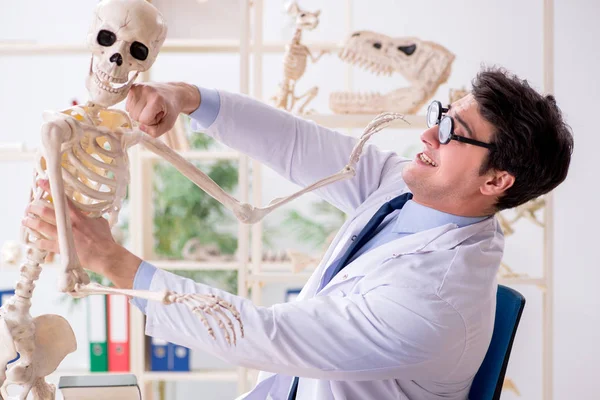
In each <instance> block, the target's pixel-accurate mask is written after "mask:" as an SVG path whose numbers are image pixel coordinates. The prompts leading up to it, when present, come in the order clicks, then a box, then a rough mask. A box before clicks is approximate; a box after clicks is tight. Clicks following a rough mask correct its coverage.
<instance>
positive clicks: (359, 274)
mask: <svg viewBox="0 0 600 400" xmlns="http://www.w3.org/2000/svg"><path fill="white" fill-rule="evenodd" d="M220 97H221V107H220V112H219V115H218V117H217V119H216V120H215V122H214V123H213V124H212V125H211V126H210V127H209V129H207V130H206V132H207V133H208V134H210V135H212V136H213V137H215V138H217V139H218V140H219V141H222V142H223V143H225V144H226V145H228V146H230V147H233V148H236V149H240V150H242V151H243V152H245V153H246V154H248V155H249V156H251V157H253V158H255V159H258V160H260V161H261V162H263V163H265V164H267V165H269V166H270V167H271V168H273V169H274V170H275V171H277V172H279V173H281V174H282V175H283V176H284V177H286V178H288V179H290V180H291V181H293V182H295V183H297V184H299V185H301V186H306V185H308V184H310V183H312V182H314V181H316V180H318V179H320V178H323V177H325V176H327V175H330V174H332V173H335V172H337V171H339V170H340V169H341V168H342V167H343V166H344V165H345V164H346V163H347V162H348V156H349V154H350V152H351V150H352V148H353V146H354V143H355V141H356V139H355V138H352V137H349V136H346V135H342V134H339V133H336V132H334V131H331V130H328V129H325V128H322V127H320V126H318V125H316V124H314V123H312V122H308V121H305V120H302V119H299V118H297V117H295V116H293V115H291V114H289V113H286V112H283V111H278V110H273V109H272V108H270V107H267V106H265V105H264V104H262V103H259V102H257V101H254V100H252V99H250V98H248V97H245V96H242V95H237V94H231V93H226V92H220ZM406 162H408V161H407V160H405V159H403V158H401V157H399V156H398V155H396V154H394V153H392V152H384V151H381V150H378V149H377V148H376V147H374V146H366V147H365V149H364V152H363V155H362V157H361V159H360V161H359V164H358V167H357V175H356V177H354V178H353V179H351V180H346V181H342V182H338V183H335V184H332V185H329V186H326V187H323V188H321V189H319V190H318V191H317V192H316V193H317V194H318V195H319V196H321V197H322V198H324V199H325V200H327V201H329V202H331V203H332V204H334V205H335V206H337V207H339V208H340V209H342V210H344V211H346V212H347V213H348V214H349V218H348V220H347V221H346V223H345V224H344V225H343V227H342V228H341V229H340V231H339V232H338V234H337V236H336V237H335V239H334V240H333V243H332V244H331V246H330V247H329V249H328V250H327V252H326V254H325V256H324V257H323V260H322V262H321V263H320V265H319V266H318V268H317V269H316V271H315V273H314V274H313V275H312V276H311V277H310V279H309V281H308V282H307V284H306V285H305V287H304V289H303V290H302V292H301V293H300V295H299V297H298V300H297V301H295V302H292V303H284V304H277V305H274V306H272V307H261V306H256V305H254V304H252V302H251V301H250V300H248V299H245V298H242V297H238V296H234V295H232V294H229V293H226V292H224V291H221V290H218V289H215V288H212V287H209V286H206V285H202V284H197V283H195V282H193V281H191V280H188V279H185V278H181V277H177V276H175V275H172V274H170V273H168V272H165V271H157V273H156V274H155V276H154V278H153V280H152V283H151V287H150V288H151V290H166V289H168V290H173V291H176V292H180V293H185V292H197V293H213V294H215V295H217V296H219V297H221V298H223V299H224V300H226V301H228V302H230V303H231V304H233V305H234V306H235V307H236V308H237V309H238V310H239V311H240V313H241V318H242V321H243V324H244V332H245V337H244V338H243V339H240V338H238V344H237V346H236V347H232V346H228V345H227V344H226V342H225V340H224V338H223V337H222V336H219V335H218V336H217V340H213V339H212V338H210V336H209V335H208V332H207V330H206V328H205V327H204V325H203V324H202V322H201V321H200V319H199V318H198V317H197V316H195V315H193V314H192V313H191V312H190V311H189V310H188V309H187V308H185V307H184V306H181V305H175V306H164V305H161V304H159V303H156V302H150V303H149V304H148V307H147V325H146V332H147V334H148V335H151V336H156V337H158V338H162V339H165V340H169V341H172V342H176V343H179V344H181V345H184V346H188V347H190V348H196V349H201V350H204V351H207V352H209V353H212V354H215V355H217V356H218V357H221V358H223V359H224V360H227V361H229V362H232V363H235V364H237V365H241V366H245V367H249V368H253V369H258V370H262V371H265V372H262V373H261V374H260V376H259V382H258V383H257V386H256V387H255V388H254V389H253V390H252V391H250V392H249V394H247V395H246V396H242V398H244V399H247V400H258V399H261V400H263V399H267V398H272V399H275V400H280V399H283V400H285V399H287V393H288V391H289V387H290V384H291V382H292V377H293V376H300V377H301V379H300V384H299V388H298V395H297V399H298V400H314V399H318V400H321V399H327V400H328V399H336V400H338V399H377V400H386V399H411V400H416V399H419V400H420V399H466V398H467V394H468V390H469V387H470V384H471V382H472V379H473V376H474V374H475V373H476V371H477V369H478V367H479V365H480V364H481V361H482V360H483V357H484V355H485V352H486V350H487V347H488V345H489V341H490V338H491V334H492V331H493V323H494V310H495V300H496V287H497V282H496V273H497V271H498V267H499V264H500V259H501V256H502V251H503V243H504V242H503V235H502V233H501V230H500V228H499V224H498V222H497V220H496V219H495V218H488V219H485V220H483V221H481V222H478V223H475V224H472V225H469V226H466V227H462V228H458V227H457V226H456V225H454V224H448V225H445V226H440V227H437V228H434V229H430V230H427V231H422V232H418V233H415V234H412V235H409V236H405V237H402V238H399V239H397V240H392V241H391V242H388V243H386V244H384V245H382V246H380V247H377V248H375V249H372V250H371V251H369V252H367V253H365V254H364V255H362V256H360V257H358V258H357V259H356V260H354V261H353V262H352V263H350V264H349V265H348V266H347V267H346V268H345V269H344V270H343V271H342V272H341V273H339V274H338V275H337V276H335V277H334V278H333V279H332V280H331V282H330V283H329V284H328V285H327V286H326V287H325V288H324V289H323V290H322V291H320V292H319V293H316V290H317V287H318V285H319V282H320V280H321V278H322V276H323V274H324V272H325V270H326V268H327V267H328V266H329V265H330V263H331V262H332V261H333V260H335V259H336V258H337V257H338V256H339V255H340V254H341V253H342V252H344V251H345V250H346V249H347V248H348V246H349V245H350V244H351V242H352V237H353V236H354V235H357V234H358V233H359V232H360V230H361V229H362V228H363V227H364V226H365V224H366V223H367V221H368V220H369V219H370V218H371V217H372V216H373V214H374V213H375V212H376V211H377V209H378V208H379V207H380V206H381V205H382V204H383V203H384V202H386V201H388V200H390V199H391V198H392V197H395V196H397V195H399V194H401V193H403V192H405V191H407V190H408V189H407V187H406V185H405V184H404V182H403V180H402V177H401V169H402V168H403V166H404V165H405V163H406ZM396 212H397V211H396ZM211 323H212V322H211ZM212 326H213V329H214V330H215V332H216V333H217V334H218V333H219V327H218V326H217V325H216V324H214V323H212ZM238 335H239V332H238ZM199 398H200V397H199Z"/></svg>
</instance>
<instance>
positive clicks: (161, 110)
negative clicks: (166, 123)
mask: <svg viewBox="0 0 600 400" xmlns="http://www.w3.org/2000/svg"><path fill="white" fill-rule="evenodd" d="M166 114H167V108H166V106H165V104H164V102H162V101H161V100H160V99H157V98H154V99H150V100H149V101H148V102H147V103H145V106H144V108H143V110H142V111H141V113H140V115H139V117H138V118H135V120H136V121H138V122H139V123H140V124H144V125H149V126H153V125H158V124H160V123H161V121H162V120H163V118H165V116H166Z"/></svg>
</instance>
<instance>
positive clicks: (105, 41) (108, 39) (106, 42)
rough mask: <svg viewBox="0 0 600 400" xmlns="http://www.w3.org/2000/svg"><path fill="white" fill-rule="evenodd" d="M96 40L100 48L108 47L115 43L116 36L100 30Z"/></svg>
mask: <svg viewBox="0 0 600 400" xmlns="http://www.w3.org/2000/svg"><path fill="white" fill-rule="evenodd" d="M96 40H97V41H98V44H99V45H100V46H105V47H108V46H112V45H113V44H114V43H115V42H116V41H117V36H116V35H115V34H114V33H112V32H111V31H107V30H105V29H102V30H101V31H100V32H98V37H97V38H96Z"/></svg>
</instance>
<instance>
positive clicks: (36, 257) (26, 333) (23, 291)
mask: <svg viewBox="0 0 600 400" xmlns="http://www.w3.org/2000/svg"><path fill="white" fill-rule="evenodd" d="M28 235H31V236H35V235H33V234H32V233H31V232H30V233H28ZM46 254H47V253H46V252H45V251H41V250H38V249H36V248H34V247H33V246H32V245H31V244H28V245H27V257H26V260H25V262H24V263H23V264H22V265H21V267H20V268H19V272H20V273H21V275H20V277H19V281H18V282H17V285H16V286H15V295H14V296H13V297H12V299H11V301H10V302H9V303H8V304H7V305H6V311H7V312H6V314H5V316H4V317H5V319H6V322H7V324H8V327H9V330H10V332H11V335H12V337H13V339H14V343H15V349H16V350H17V352H18V353H19V355H20V360H19V364H21V365H28V364H29V362H30V360H31V358H32V356H33V352H34V350H35V342H34V340H33V336H34V335H35V329H34V326H33V321H32V318H31V314H30V313H29V310H30V309H31V296H32V294H33V290H34V289H35V281H37V280H38V278H39V277H40V272H41V271H42V268H41V266H40V265H41V264H42V263H43V261H44V258H45V257H46Z"/></svg>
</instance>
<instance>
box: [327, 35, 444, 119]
mask: <svg viewBox="0 0 600 400" xmlns="http://www.w3.org/2000/svg"><path fill="white" fill-rule="evenodd" d="M339 57H340V58H341V59H342V61H345V62H348V63H351V64H353V65H359V66H361V67H363V68H364V69H365V70H367V71H371V72H373V73H375V74H377V75H379V74H384V75H390V76H391V75H392V73H395V72H397V73H399V74H401V75H403V76H404V77H405V78H406V79H407V80H408V81H409V82H410V84H411V86H409V87H404V88H400V89H396V90H393V91H391V92H389V93H387V94H380V93H367V94H363V93H350V92H334V93H332V94H331V95H330V97H329V107H330V108H331V110H332V111H333V112H334V113H338V114H361V113H364V114H377V113H380V112H383V111H394V112H398V113H404V114H414V113H416V112H417V111H418V110H419V109H420V108H421V107H422V106H423V105H424V104H425V103H426V102H427V100H429V99H430V98H431V97H432V96H433V95H434V94H435V92H436V91H437V89H438V87H439V86H440V85H441V84H443V83H444V82H446V81H447V80H448V77H449V76H450V69H451V66H452V63H453V61H454V54H452V53H451V52H450V51H448V50H447V49H446V48H444V47H442V46H441V45H439V44H437V43H433V42H427V41H423V40H420V39H417V38H411V37H407V38H391V37H389V36H386V35H383V34H381V33H375V32H371V31H358V32H354V33H353V34H352V35H351V36H350V38H348V39H347V41H346V43H345V45H344V47H343V48H342V50H341V51H340V53H339Z"/></svg>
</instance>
